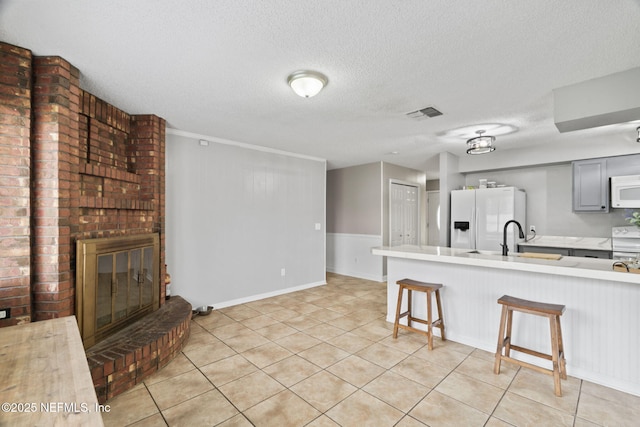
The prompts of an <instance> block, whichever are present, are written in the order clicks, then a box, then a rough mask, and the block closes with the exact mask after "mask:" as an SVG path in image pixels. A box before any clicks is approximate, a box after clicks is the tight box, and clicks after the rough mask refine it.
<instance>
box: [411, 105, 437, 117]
mask: <svg viewBox="0 0 640 427" xmlns="http://www.w3.org/2000/svg"><path fill="white" fill-rule="evenodd" d="M441 115H442V113H441V112H440V111H438V110H437V109H436V108H435V107H426V108H423V109H421V110H416V111H412V112H410V113H407V117H410V118H412V119H424V118H426V117H429V118H431V117H438V116H441Z"/></svg>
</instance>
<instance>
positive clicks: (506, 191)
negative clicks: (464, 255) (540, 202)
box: [451, 187, 526, 252]
mask: <svg viewBox="0 0 640 427" xmlns="http://www.w3.org/2000/svg"><path fill="white" fill-rule="evenodd" d="M512 219H515V220H516V221H518V222H519V223H520V225H522V231H523V232H525V233H526V224H525V222H526V221H525V220H526V194H525V192H524V190H520V189H518V188H515V187H500V188H486V189H479V190H454V191H452V192H451V247H452V248H466V249H478V250H488V251H501V250H502V246H501V245H502V234H503V230H504V225H505V223H506V222H507V221H509V220H512ZM521 240H522V239H519V238H518V227H517V226H516V225H515V224H509V227H508V228H507V246H508V247H509V251H511V252H517V250H518V246H517V244H518V242H519V241H521Z"/></svg>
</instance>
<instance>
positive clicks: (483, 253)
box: [467, 249, 502, 255]
mask: <svg viewBox="0 0 640 427" xmlns="http://www.w3.org/2000/svg"><path fill="white" fill-rule="evenodd" d="M467 253H468V254H478V255H502V252H500V251H483V250H477V249H474V250H472V251H469V252H467Z"/></svg>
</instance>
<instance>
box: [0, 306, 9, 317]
mask: <svg viewBox="0 0 640 427" xmlns="http://www.w3.org/2000/svg"><path fill="white" fill-rule="evenodd" d="M10 317H11V309H10V308H2V309H0V319H8V318H10Z"/></svg>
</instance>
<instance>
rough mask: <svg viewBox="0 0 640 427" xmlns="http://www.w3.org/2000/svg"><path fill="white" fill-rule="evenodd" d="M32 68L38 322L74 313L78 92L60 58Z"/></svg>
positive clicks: (72, 72)
mask: <svg viewBox="0 0 640 427" xmlns="http://www.w3.org/2000/svg"><path fill="white" fill-rule="evenodd" d="M33 64H34V87H33V89H34V94H33V101H32V102H33V112H34V126H33V135H32V144H33V147H32V148H33V153H32V160H33V165H32V166H33V167H32V177H33V178H32V179H33V198H32V200H33V203H34V205H33V215H32V221H33V224H32V226H33V234H34V243H33V246H32V260H33V261H32V262H33V281H32V289H33V299H34V301H33V302H34V304H33V305H34V316H33V317H34V320H44V319H51V318H56V317H63V316H68V315H71V314H73V313H74V312H75V310H74V305H75V304H74V302H75V301H74V298H75V291H74V282H75V277H73V276H72V268H71V265H72V264H71V262H72V260H71V257H72V256H71V254H73V253H75V251H74V250H73V248H72V246H71V244H72V242H71V229H72V228H76V229H77V224H78V216H79V212H78V206H79V197H80V196H79V184H78V183H77V179H75V177H76V176H77V174H78V171H79V160H78V155H79V129H78V121H79V117H78V112H79V108H80V107H79V102H80V87H79V71H78V69H77V68H75V67H74V66H72V65H71V64H70V63H69V62H67V61H65V60H64V59H62V58H60V57H35V58H34V61H33Z"/></svg>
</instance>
